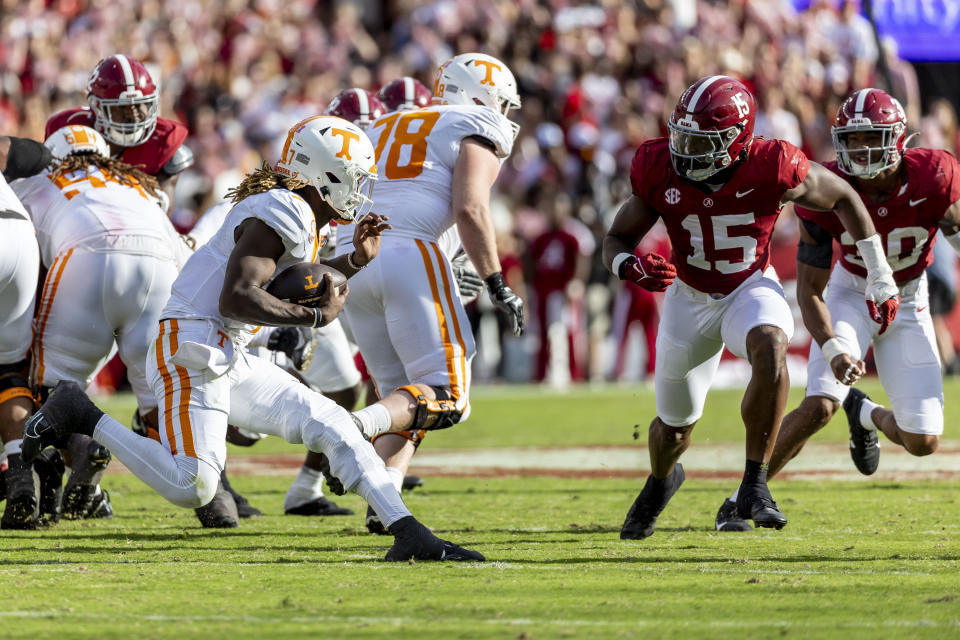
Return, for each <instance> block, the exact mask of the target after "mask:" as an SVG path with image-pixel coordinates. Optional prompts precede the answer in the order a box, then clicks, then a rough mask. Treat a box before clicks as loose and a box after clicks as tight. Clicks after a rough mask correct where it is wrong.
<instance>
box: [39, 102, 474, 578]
mask: <svg viewBox="0 0 960 640" xmlns="http://www.w3.org/2000/svg"><path fill="white" fill-rule="evenodd" d="M373 169H374V152H373V145H372V144H371V143H370V141H369V139H368V138H367V137H366V135H365V134H364V133H363V131H361V130H360V129H359V128H357V127H356V126H355V125H353V124H352V123H349V122H347V121H345V120H342V119H340V118H334V117H330V116H315V117H313V118H308V119H306V120H304V121H302V122H300V123H298V124H297V125H295V126H294V128H292V129H291V130H290V132H289V134H288V136H287V140H286V142H285V144H284V146H283V151H282V153H281V156H280V161H279V162H278V163H277V164H276V166H275V167H274V169H270V168H269V167H263V168H261V169H260V170H258V171H255V172H254V173H252V174H250V175H248V176H247V177H246V178H245V179H244V181H243V182H242V183H241V184H240V185H239V186H238V187H237V188H236V189H235V190H234V191H233V192H232V194H231V195H232V196H233V199H234V201H235V202H236V205H235V206H234V208H233V210H232V211H231V212H230V214H229V215H228V216H227V219H226V221H225V222H224V224H223V225H222V226H221V227H220V230H219V231H218V232H217V233H216V234H215V235H214V237H213V238H212V239H211V240H210V241H209V242H208V243H207V244H206V245H204V246H203V247H202V248H201V249H200V250H198V251H197V252H196V253H194V254H193V255H192V256H191V257H190V258H189V260H188V261H187V264H186V265H185V266H184V267H183V270H182V271H181V273H180V275H179V276H178V278H177V280H176V281H175V282H174V284H173V290H172V293H171V296H170V300H169V302H168V303H167V306H166V308H165V309H164V311H163V314H162V318H163V319H162V320H161V322H160V330H159V335H158V337H157V340H156V343H155V345H154V347H153V349H152V350H151V352H150V354H149V355H148V357H147V366H148V376H149V378H150V380H151V383H152V386H153V389H154V392H155V393H156V396H157V400H158V403H159V405H160V416H159V418H160V420H159V421H160V429H159V434H158V439H157V440H153V439H150V438H143V437H140V436H138V435H136V434H134V433H133V432H132V431H130V430H129V429H127V428H126V427H125V426H124V425H122V424H120V423H119V422H117V421H116V420H114V419H113V418H111V417H109V416H106V415H104V414H103V412H102V411H100V410H99V409H98V408H97V407H96V406H94V405H93V403H91V402H90V401H89V399H88V398H87V397H86V395H85V394H84V393H83V391H82V389H81V388H80V387H79V386H78V385H76V384H74V383H64V382H61V383H60V384H58V385H57V387H56V388H55V389H54V391H53V393H52V394H51V395H50V399H49V400H48V401H47V403H46V404H45V405H44V407H43V408H42V409H41V410H40V411H39V412H38V413H37V414H35V415H34V416H33V418H32V419H31V421H28V423H27V426H26V429H25V434H24V444H23V457H24V459H25V460H31V459H33V458H34V457H36V456H37V455H38V454H39V452H40V450H41V449H43V448H44V447H46V446H51V445H56V444H59V443H61V442H62V441H63V440H64V439H65V438H66V437H67V436H69V435H70V434H71V433H85V434H87V435H89V436H92V437H93V438H95V439H96V440H98V441H100V442H102V443H103V444H105V445H106V446H108V447H110V449H111V450H112V451H113V452H114V454H115V455H116V456H117V458H119V459H120V461H121V462H123V463H124V465H126V466H127V467H128V468H129V469H130V470H131V471H132V472H133V473H134V474H135V475H136V476H137V477H138V478H140V479H141V480H143V481H144V482H146V483H147V484H149V485H150V486H151V487H153V488H154V489H155V490H156V491H157V492H158V493H160V494H161V495H162V496H164V497H165V498H167V499H168V500H169V501H171V502H173V503H174V504H176V505H178V506H182V507H187V508H196V507H198V506H200V505H203V504H205V503H206V502H208V501H210V500H211V499H212V497H213V495H214V493H215V492H216V489H217V484H218V482H219V478H220V471H221V470H222V469H223V466H224V463H225V459H226V446H225V444H224V438H225V435H226V431H227V424H228V422H229V423H230V424H233V425H236V426H238V427H241V428H244V429H248V430H251V431H256V432H262V433H267V434H271V435H277V436H280V437H282V438H284V439H286V440H287V441H288V442H291V443H297V444H299V443H303V444H304V445H306V447H307V448H308V449H310V450H311V451H318V452H322V453H324V454H325V455H326V457H327V459H328V460H329V466H330V471H331V472H332V474H333V475H334V476H335V477H336V478H337V479H339V481H340V482H341V483H342V484H343V486H344V487H345V488H347V489H349V490H352V491H356V492H357V493H358V494H359V495H361V496H362V497H363V498H364V499H365V500H367V502H368V503H369V504H371V505H373V507H374V509H375V510H376V512H377V514H378V516H379V517H380V518H381V519H382V521H383V522H384V524H386V525H387V527H388V529H389V531H390V533H392V534H393V535H394V538H395V539H394V544H393V547H392V548H391V549H390V550H389V551H388V552H387V556H386V559H387V560H395V561H397V560H407V559H410V558H417V559H422V560H483V556H482V555H480V554H479V553H476V552H474V551H468V550H466V549H462V548H460V547H458V546H457V545H455V544H452V543H450V542H447V541H444V540H441V539H439V538H437V537H436V536H434V535H433V534H432V533H431V532H430V530H429V529H427V528H426V527H425V526H423V525H422V524H420V523H419V522H418V521H417V520H416V519H414V517H413V516H412V515H411V514H410V511H409V510H407V508H406V506H405V505H404V503H403V500H402V499H401V498H400V493H399V492H398V491H397V490H396V489H395V488H394V486H393V483H392V482H391V480H390V477H389V475H388V474H387V472H386V470H385V469H384V466H383V462H382V461H381V460H380V459H379V458H378V457H377V455H376V453H375V452H374V450H373V447H372V446H371V445H370V444H369V443H368V442H366V441H365V440H364V438H363V436H362V435H361V433H360V432H359V430H358V428H357V426H356V424H355V423H354V420H353V418H352V417H351V414H350V413H349V412H347V411H346V410H345V409H343V408H342V407H339V406H337V405H336V404H335V403H334V402H333V401H332V400H330V399H328V398H325V397H324V396H322V395H321V394H319V393H317V392H315V391H312V390H310V389H308V388H307V387H306V386H304V385H303V384H301V383H300V382H299V381H297V380H295V379H294V378H293V377H292V376H291V375H290V374H288V373H286V372H284V371H283V370H282V369H280V368H279V367H277V366H276V365H274V364H272V363H270V362H267V361H266V360H262V359H260V358H257V357H255V356H252V355H250V354H248V353H246V350H245V345H246V344H247V342H249V340H250V337H251V335H252V333H253V331H255V330H256V325H258V324H267V325H300V326H321V325H323V324H326V323H329V322H330V321H331V320H333V318H335V317H336V316H337V314H338V313H339V312H340V310H341V309H342V307H343V303H344V301H345V299H346V296H347V290H346V289H347V288H346V287H344V288H343V290H342V291H338V290H337V289H336V288H335V287H333V286H332V285H331V283H332V279H331V278H330V276H329V275H327V276H325V277H324V284H323V285H322V286H323V287H324V288H325V290H324V291H323V294H322V295H321V296H320V300H319V303H318V305H317V306H316V307H313V308H311V307H306V306H301V305H297V304H290V303H286V302H283V301H282V300H280V299H278V298H275V297H273V296H271V295H270V294H268V293H267V292H266V291H265V290H264V289H263V286H264V285H266V284H267V283H268V282H269V281H270V280H271V279H272V278H273V277H274V276H275V275H276V274H277V273H279V272H280V271H282V270H283V269H285V268H287V267H289V266H291V265H293V264H297V263H300V262H304V261H311V262H312V261H313V259H314V258H315V256H316V252H317V249H318V247H319V242H318V237H317V229H318V228H321V227H323V226H324V225H325V224H327V223H328V222H329V221H330V220H332V219H335V218H336V219H340V220H344V221H347V222H349V221H352V220H354V219H355V218H356V217H357V216H358V214H359V210H360V208H361V207H364V206H367V205H368V204H369V198H367V197H366V195H365V190H366V189H367V187H368V186H369V183H370V181H371V180H373V179H374V178H375V173H374V170H373ZM389 228H390V226H389V225H388V224H386V222H385V219H384V218H381V217H380V216H376V215H369V216H367V217H366V218H365V219H363V220H362V221H361V222H359V223H358V225H357V227H356V230H355V232H354V251H353V252H352V253H350V254H346V255H344V256H342V257H340V258H337V259H334V260H332V261H330V264H331V266H334V267H335V268H337V269H338V270H340V271H342V272H343V273H344V274H346V275H347V276H350V275H352V274H354V273H356V272H357V271H359V270H360V269H361V268H363V267H364V266H365V265H366V264H367V263H368V262H370V261H371V260H373V258H374V257H375V256H376V255H377V252H378V251H379V247H380V235H381V233H382V232H383V231H384V230H386V229H389Z"/></svg>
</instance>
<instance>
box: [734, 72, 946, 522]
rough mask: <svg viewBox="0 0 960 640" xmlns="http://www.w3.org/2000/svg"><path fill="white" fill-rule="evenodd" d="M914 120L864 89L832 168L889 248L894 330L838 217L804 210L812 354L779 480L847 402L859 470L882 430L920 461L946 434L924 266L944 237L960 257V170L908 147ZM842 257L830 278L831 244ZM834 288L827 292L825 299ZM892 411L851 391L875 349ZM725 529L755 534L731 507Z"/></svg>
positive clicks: (783, 436)
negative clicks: (875, 304)
mask: <svg viewBox="0 0 960 640" xmlns="http://www.w3.org/2000/svg"><path fill="white" fill-rule="evenodd" d="M906 143H907V119H906V115H905V114H904V111H903V107H901V106H900V103H899V102H897V100H896V99H894V98H892V97H891V96H889V95H888V94H887V93H885V92H884V91H880V90H879V89H861V90H860V91H855V92H854V93H853V94H851V95H850V96H849V97H848V98H847V100H846V101H845V102H844V103H843V104H842V105H841V107H840V110H839V111H838V113H837V118H836V123H835V125H834V127H833V145H834V149H835V150H836V152H837V161H836V162H829V163H827V165H826V166H827V168H829V169H830V170H831V171H833V172H834V173H836V174H837V175H839V176H840V177H841V178H844V179H845V180H846V181H847V182H848V183H850V184H851V185H852V186H853V187H854V188H855V189H856V190H857V193H859V194H860V195H861V196H862V198H863V201H864V203H865V204H866V206H867V209H868V210H869V212H870V217H871V218H872V219H873V222H874V224H875V225H876V228H877V231H878V232H879V234H880V236H881V238H882V246H883V247H886V253H885V255H886V259H887V261H888V262H889V263H890V266H891V268H892V269H893V271H894V274H893V275H894V279H895V280H896V283H897V286H898V287H899V291H900V296H901V298H902V304H901V306H900V311H899V313H898V314H897V317H896V320H894V321H893V322H892V323H891V324H890V326H889V328H886V330H884V327H879V326H877V325H876V324H874V323H873V322H871V321H870V316H869V314H868V313H867V310H866V309H864V308H863V305H862V304H861V303H860V302H859V301H860V300H862V299H863V295H864V289H865V287H866V282H867V281H866V280H865V279H864V276H866V275H867V271H866V269H865V268H864V260H863V256H862V255H861V253H860V251H859V250H858V247H857V246H856V245H855V244H854V242H853V238H852V237H851V236H850V234H849V233H847V232H846V231H845V230H844V228H843V226H842V225H840V224H839V222H838V221H837V219H836V217H835V216H833V215H832V214H831V213H830V212H817V211H810V210H807V209H799V208H798V209H797V214H798V215H799V216H800V220H801V227H800V229H801V240H800V247H799V250H798V252H797V300H798V302H799V303H800V309H801V311H802V313H803V320H804V324H806V326H807V329H808V330H809V331H810V333H811V335H812V336H813V338H814V341H813V343H812V344H811V345H810V362H809V364H808V369H807V371H808V374H807V395H806V398H804V399H803V401H802V402H801V403H800V406H799V407H797V408H796V409H795V410H793V411H792V412H790V413H789V414H787V416H786V417H785V418H784V419H783V428H782V429H781V430H780V434H779V436H778V437H777V442H776V446H775V447H774V449H773V454H772V456H771V458H770V469H769V471H768V476H772V475H773V474H776V473H778V472H779V471H780V470H781V469H782V468H783V467H784V465H785V464H786V463H787V462H789V461H790V460H791V459H793V458H794V457H795V456H796V455H797V454H798V453H800V450H801V449H802V448H803V445H804V444H805V443H806V442H807V440H808V439H809V438H810V437H811V436H812V435H813V434H815V433H816V432H818V431H819V430H820V429H822V428H823V427H824V426H826V424H827V423H828V422H829V421H830V418H832V417H833V414H834V413H836V412H837V409H839V408H840V405H841V403H843V409H844V411H845V412H846V414H847V421H848V423H849V427H850V455H851V456H852V457H853V461H854V463H855V464H856V466H857V469H859V470H860V472H861V473H864V474H866V475H870V474H872V473H873V472H874V471H876V470H877V466H878V464H879V462H880V444H879V441H878V438H877V431H878V430H879V431H882V432H883V433H884V435H886V436H887V438H888V439H889V440H890V441H891V442H893V443H894V444H898V445H900V446H902V447H903V448H904V449H906V450H907V451H909V452H910V453H911V454H913V455H915V456H924V455H929V454H931V453H933V452H934V451H936V449H937V446H938V445H939V443H940V434H941V433H943V379H942V377H941V369H940V358H939V355H938V351H937V345H936V338H935V336H934V331H933V321H932V319H931V317H930V311H929V309H928V304H929V302H928V291H927V278H926V275H925V273H924V269H925V268H926V267H927V266H928V265H929V264H930V262H931V261H932V260H933V253H932V251H931V247H932V245H933V243H934V242H935V240H936V233H937V230H938V229H942V230H943V232H944V233H945V234H947V235H946V237H947V241H948V242H949V243H950V244H951V245H952V246H953V247H954V248H955V249H957V250H958V251H960V204H958V201H960V166H958V164H957V161H956V159H955V158H954V157H953V156H952V155H950V153H948V152H946V151H940V150H933V149H906V148H905V147H906ZM834 241H836V242H837V243H839V245H840V248H841V251H842V253H841V257H840V260H839V261H838V263H837V264H836V265H835V266H834V267H833V271H832V272H831V271H830V259H831V256H832V255H833V242H834ZM824 289H826V293H824ZM871 344H872V345H873V353H874V357H875V358H876V362H877V372H878V373H879V374H880V381H881V382H882V384H883V388H884V390H885V391H886V392H887V395H888V396H889V397H890V401H891V404H892V409H887V408H885V407H881V406H880V405H878V404H876V403H874V402H872V401H871V400H870V399H869V398H868V397H867V396H866V395H865V394H864V393H863V392H862V391H860V390H859V389H856V388H851V387H850V385H852V384H854V383H855V382H856V381H857V380H859V379H860V376H862V375H863V374H864V372H865V370H864V363H863V357H864V356H865V355H866V353H867V350H868V349H869V348H870V345H871ZM716 527H717V529H718V530H720V531H748V530H750V529H751V527H750V525H749V523H747V522H745V521H744V520H743V519H742V518H741V517H740V514H738V513H737V512H736V510H735V508H734V506H733V499H728V500H726V501H725V502H724V504H723V506H722V507H721V508H720V511H719V512H718V513H717V518H716Z"/></svg>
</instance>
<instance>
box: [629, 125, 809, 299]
mask: <svg viewBox="0 0 960 640" xmlns="http://www.w3.org/2000/svg"><path fill="white" fill-rule="evenodd" d="M667 144H668V143H667V139H666V138H656V139H653V140H648V141H646V142H644V143H643V144H642V145H640V148H639V149H637V153H636V155H634V157H633V165H632V166H631V168H630V181H631V183H632V185H633V193H634V195H635V196H637V197H638V198H640V199H641V200H643V203H644V205H646V207H647V208H648V210H649V209H652V210H654V211H655V212H656V213H657V214H658V215H659V216H660V217H661V218H662V219H663V223H664V225H665V226H666V229H667V235H668V236H669V237H670V242H671V244H672V246H673V249H672V251H671V254H670V255H671V258H670V261H671V262H672V263H673V264H674V265H675V266H676V268H677V276H678V277H679V278H680V279H681V280H683V282H685V283H686V284H688V285H690V286H691V287H693V288H694V289H698V290H699V291H703V292H704V293H717V294H728V293H730V292H731V291H733V290H734V289H736V288H737V287H738V286H740V284H741V283H743V281H744V280H746V279H747V278H748V277H750V274H752V273H754V272H755V271H758V270H763V269H766V267H767V265H768V264H769V263H770V235H771V234H772V233H773V225H774V224H775V223H776V221H777V216H779V215H780V209H781V207H782V200H783V195H784V193H786V192H787V191H788V190H790V189H793V188H794V187H796V186H797V185H799V184H800V183H801V182H803V179H804V178H805V177H806V176H807V171H808V170H809V169H810V161H809V160H807V157H806V156H805V155H804V154H803V152H802V151H800V149H798V148H797V147H795V146H793V145H792V144H790V143H789V142H786V141H783V140H764V139H762V138H755V139H754V140H753V144H752V145H751V146H750V149H749V151H748V152H747V158H746V160H744V161H743V163H741V164H740V165H738V166H737V167H736V168H735V169H733V173H732V177H731V178H730V181H729V182H727V183H726V184H725V185H723V186H722V187H720V189H718V190H717V191H713V192H711V191H710V190H709V189H708V188H707V187H706V185H700V184H697V183H694V182H691V181H689V180H684V179H682V178H680V177H679V176H678V175H677V172H676V171H674V169H673V165H672V163H671V161H670V150H669V148H668V146H667Z"/></svg>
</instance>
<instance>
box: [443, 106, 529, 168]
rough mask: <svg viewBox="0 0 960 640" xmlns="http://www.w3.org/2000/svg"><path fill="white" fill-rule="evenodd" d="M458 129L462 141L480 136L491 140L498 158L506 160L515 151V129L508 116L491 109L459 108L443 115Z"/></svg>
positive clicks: (478, 107)
mask: <svg viewBox="0 0 960 640" xmlns="http://www.w3.org/2000/svg"><path fill="white" fill-rule="evenodd" d="M442 116H443V117H444V119H447V118H449V119H450V121H451V125H453V126H454V127H455V128H456V131H457V134H458V136H457V137H458V138H459V139H460V140H462V139H464V138H467V137H470V136H480V137H481V138H484V139H486V140H489V141H490V142H491V143H492V144H493V146H494V149H495V153H496V154H497V157H498V158H506V157H508V156H509V155H510V153H511V152H512V151H513V128H512V126H511V123H510V121H509V120H508V119H507V118H506V116H504V115H502V114H500V113H497V112H496V111H494V110H493V109H490V108H489V107H481V106H479V105H478V106H476V107H471V106H459V107H452V108H450V109H449V110H447V111H446V112H445V113H442Z"/></svg>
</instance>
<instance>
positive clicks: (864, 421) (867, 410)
mask: <svg viewBox="0 0 960 640" xmlns="http://www.w3.org/2000/svg"><path fill="white" fill-rule="evenodd" d="M880 406H881V405H879V404H877V403H876V402H873V401H872V400H870V398H864V399H863V403H862V404H861V405H860V424H861V426H863V428H864V429H869V430H870V431H876V430H877V425H875V424H874V423H873V415H872V414H873V410H874V409H877V408H879V407H880Z"/></svg>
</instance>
